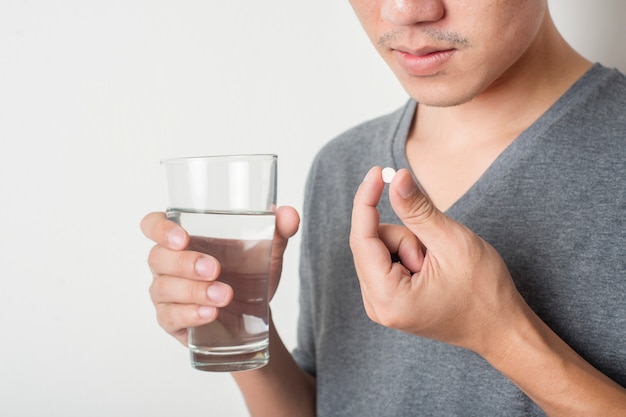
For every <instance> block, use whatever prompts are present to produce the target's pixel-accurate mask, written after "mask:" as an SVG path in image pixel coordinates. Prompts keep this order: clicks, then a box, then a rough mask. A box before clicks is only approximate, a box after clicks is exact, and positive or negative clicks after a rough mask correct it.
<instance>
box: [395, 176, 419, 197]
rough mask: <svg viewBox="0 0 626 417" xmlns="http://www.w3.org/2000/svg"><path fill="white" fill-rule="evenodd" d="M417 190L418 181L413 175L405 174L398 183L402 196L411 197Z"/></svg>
mask: <svg viewBox="0 0 626 417" xmlns="http://www.w3.org/2000/svg"><path fill="white" fill-rule="evenodd" d="M416 191H417V183H416V182H415V179H413V176H412V175H405V178H403V179H402V181H400V183H399V184H398V193H399V194H400V195H401V196H402V198H409V197H410V196H411V195H413V194H414V193H415V192H416Z"/></svg>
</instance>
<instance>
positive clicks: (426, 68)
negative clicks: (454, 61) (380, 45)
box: [392, 47, 457, 77]
mask: <svg viewBox="0 0 626 417" xmlns="http://www.w3.org/2000/svg"><path fill="white" fill-rule="evenodd" d="M456 51H457V49H455V48H451V49H441V48H434V47H424V48H420V49H416V50H412V49H409V48H392V53H393V55H394V57H395V59H396V61H397V62H398V64H399V65H400V66H401V67H402V69H404V71H406V72H407V73H408V74H409V75H413V76H417V77H427V76H432V75H435V74H437V73H439V72H440V71H442V70H443V69H444V68H445V66H446V64H447V63H448V61H449V60H450V58H452V56H453V55H454V54H455V53H456Z"/></svg>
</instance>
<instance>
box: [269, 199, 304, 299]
mask: <svg viewBox="0 0 626 417" xmlns="http://www.w3.org/2000/svg"><path fill="white" fill-rule="evenodd" d="M299 226H300V216H299V215H298V212H297V211H296V210H295V209H294V208H293V207H289V206H283V207H279V208H278V210H276V229H275V232H274V240H273V242H272V260H271V265H270V288H269V295H270V298H271V297H272V296H273V295H274V293H275V292H276V288H277V287H278V282H279V279H280V276H281V274H282V270H283V256H284V253H285V250H286V248H287V243H288V242H289V238H291V237H292V236H293V235H295V234H296V232H297V231H298V228H299Z"/></svg>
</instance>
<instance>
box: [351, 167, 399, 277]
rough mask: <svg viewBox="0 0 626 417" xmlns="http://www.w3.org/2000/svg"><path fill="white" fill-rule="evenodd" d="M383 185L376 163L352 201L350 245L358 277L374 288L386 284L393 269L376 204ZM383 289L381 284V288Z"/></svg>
mask: <svg viewBox="0 0 626 417" xmlns="http://www.w3.org/2000/svg"><path fill="white" fill-rule="evenodd" d="M383 189H384V182H383V180H382V174H381V169H380V167H374V168H372V169H371V170H370V172H369V173H368V174H367V176H366V177H365V180H364V181H363V182H362V183H361V185H360V186H359V188H358V190H357V192H356V194H355V197H354V203H353V209H352V226H351V230H350V247H351V249H352V253H353V255H354V263H355V267H356V270H357V275H358V277H359V280H361V281H362V282H363V283H364V284H365V285H367V286H370V285H372V286H373V287H372V289H374V288H377V287H380V286H381V285H385V282H384V280H380V279H372V277H376V278H378V277H384V276H386V275H388V274H389V273H390V271H391V268H392V265H391V255H390V252H389V249H388V248H387V246H385V243H384V242H383V241H382V240H380V238H379V235H378V227H379V221H380V216H379V213H378V209H377V208H376V205H377V204H378V201H379V200H380V196H381V195H382V192H383ZM380 289H382V288H380Z"/></svg>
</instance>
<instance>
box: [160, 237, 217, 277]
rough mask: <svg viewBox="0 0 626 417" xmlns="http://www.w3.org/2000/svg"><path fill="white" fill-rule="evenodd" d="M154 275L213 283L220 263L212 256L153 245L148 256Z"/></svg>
mask: <svg viewBox="0 0 626 417" xmlns="http://www.w3.org/2000/svg"><path fill="white" fill-rule="evenodd" d="M148 265H149V266H150V269H151V270H152V272H153V273H154V274H155V275H172V276H177V277H183V278H189V279H193V280H205V281H213V280H215V279H217V277H218V276H219V274H220V269H221V268H220V263H219V262H218V261H217V260H216V259H215V258H213V257H212V256H209V255H206V254H203V253H200V252H193V251H173V250H170V249H167V248H165V247H163V246H160V245H155V246H154V247H152V249H151V250H150V254H149V255H148Z"/></svg>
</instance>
